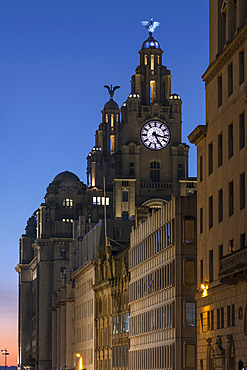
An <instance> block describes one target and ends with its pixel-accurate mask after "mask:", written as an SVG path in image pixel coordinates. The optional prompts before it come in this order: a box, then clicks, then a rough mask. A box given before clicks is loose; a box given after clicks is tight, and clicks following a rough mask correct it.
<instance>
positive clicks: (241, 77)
mask: <svg viewBox="0 0 247 370" xmlns="http://www.w3.org/2000/svg"><path fill="white" fill-rule="evenodd" d="M243 82H244V51H240V53H239V85H241V84H242V83H243Z"/></svg>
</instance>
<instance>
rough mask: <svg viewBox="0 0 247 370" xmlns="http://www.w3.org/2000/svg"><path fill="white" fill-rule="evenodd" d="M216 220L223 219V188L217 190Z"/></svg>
mask: <svg viewBox="0 0 247 370" xmlns="http://www.w3.org/2000/svg"><path fill="white" fill-rule="evenodd" d="M218 213H219V214H218V221H219V222H221V221H222V220H223V189H220V190H219V191H218Z"/></svg>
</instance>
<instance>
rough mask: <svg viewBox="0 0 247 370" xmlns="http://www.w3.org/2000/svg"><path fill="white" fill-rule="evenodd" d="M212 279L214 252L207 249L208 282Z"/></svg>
mask: <svg viewBox="0 0 247 370" xmlns="http://www.w3.org/2000/svg"><path fill="white" fill-rule="evenodd" d="M213 280H214V254H213V250H211V251H209V282H210V283H211V282H212V281H213Z"/></svg>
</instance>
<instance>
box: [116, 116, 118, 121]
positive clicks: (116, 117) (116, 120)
mask: <svg viewBox="0 0 247 370" xmlns="http://www.w3.org/2000/svg"><path fill="white" fill-rule="evenodd" d="M116 122H118V114H116Z"/></svg>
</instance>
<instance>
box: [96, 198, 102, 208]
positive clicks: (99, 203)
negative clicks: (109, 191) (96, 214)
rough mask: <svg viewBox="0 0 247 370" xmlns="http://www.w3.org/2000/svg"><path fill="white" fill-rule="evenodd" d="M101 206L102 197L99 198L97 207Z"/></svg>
mask: <svg viewBox="0 0 247 370" xmlns="http://www.w3.org/2000/svg"><path fill="white" fill-rule="evenodd" d="M100 205H101V197H97V206H100Z"/></svg>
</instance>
